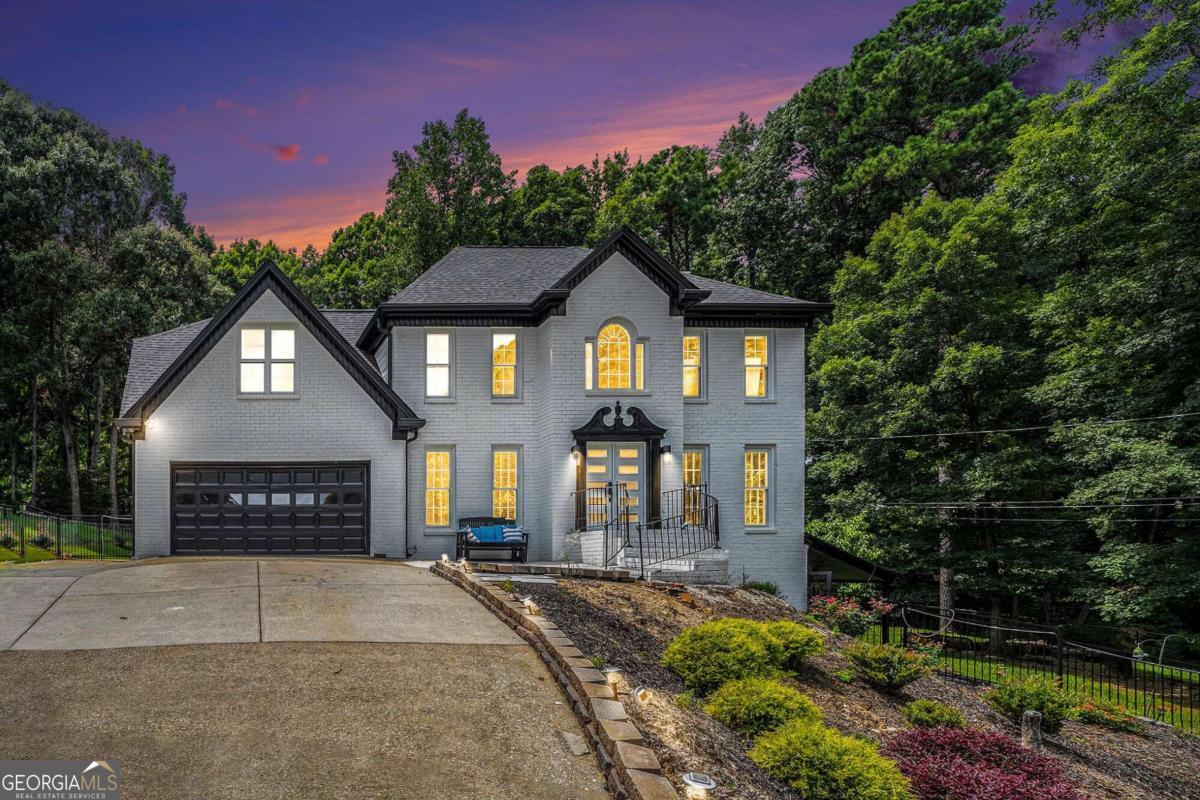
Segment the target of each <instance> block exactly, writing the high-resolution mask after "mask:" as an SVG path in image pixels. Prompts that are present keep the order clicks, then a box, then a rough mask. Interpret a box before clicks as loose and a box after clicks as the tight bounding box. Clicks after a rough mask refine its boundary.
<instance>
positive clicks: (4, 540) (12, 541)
mask: <svg viewBox="0 0 1200 800" xmlns="http://www.w3.org/2000/svg"><path fill="white" fill-rule="evenodd" d="M0 547H7V548H8V549H9V550H19V549H20V548H21V543H20V542H18V541H17V538H16V537H15V536H9V535H8V534H7V533H6V534H4V535H3V536H0Z"/></svg>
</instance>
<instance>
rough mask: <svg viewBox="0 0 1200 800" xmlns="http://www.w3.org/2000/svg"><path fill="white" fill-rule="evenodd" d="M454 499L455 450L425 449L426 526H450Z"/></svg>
mask: <svg viewBox="0 0 1200 800" xmlns="http://www.w3.org/2000/svg"><path fill="white" fill-rule="evenodd" d="M453 501H454V451H453V450H451V449H450V448H430V449H428V450H426V451H425V527H427V528H448V527H450V515H451V509H452V507H453V505H454V502H453Z"/></svg>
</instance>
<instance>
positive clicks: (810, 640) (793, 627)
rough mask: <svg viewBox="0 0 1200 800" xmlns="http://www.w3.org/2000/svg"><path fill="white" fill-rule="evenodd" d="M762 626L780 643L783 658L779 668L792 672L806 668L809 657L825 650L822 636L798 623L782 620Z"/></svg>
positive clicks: (765, 623)
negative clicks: (805, 663)
mask: <svg viewBox="0 0 1200 800" xmlns="http://www.w3.org/2000/svg"><path fill="white" fill-rule="evenodd" d="M760 624H761V625H763V626H765V627H766V631H767V635H768V636H770V637H771V638H773V639H774V640H775V641H777V642H778V643H779V647H780V648H781V650H782V658H783V660H782V661H781V662H780V663H779V666H781V667H783V668H784V669H786V670H789V671H791V672H796V671H797V670H799V669H800V668H801V667H802V666H804V661H805V659H807V658H808V657H809V656H815V655H817V654H819V653H820V652H821V651H823V650H824V649H825V639H824V638H823V637H822V636H821V634H819V633H817V632H816V631H814V630H813V629H812V628H809V627H806V626H804V625H801V624H800V623H798V622H792V621H791V620H786V619H781V620H776V621H775V622H764V623H760Z"/></svg>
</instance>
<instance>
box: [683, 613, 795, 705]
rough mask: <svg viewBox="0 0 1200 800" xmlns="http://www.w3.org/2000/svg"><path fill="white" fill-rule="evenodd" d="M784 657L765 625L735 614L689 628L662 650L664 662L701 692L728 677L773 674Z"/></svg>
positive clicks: (736, 677)
mask: <svg viewBox="0 0 1200 800" xmlns="http://www.w3.org/2000/svg"><path fill="white" fill-rule="evenodd" d="M782 661H783V648H782V646H781V645H780V643H779V640H778V639H776V638H775V637H773V636H770V635H768V633H767V630H766V627H765V626H763V625H761V624H759V623H757V622H754V621H752V620H748V619H736V618H726V619H714V620H711V621H710V622H704V623H701V624H700V625H696V626H695V627H692V628H687V629H686V630H684V631H683V632H682V633H680V634H679V635H678V636H676V637H675V639H674V641H672V642H671V643H670V644H669V645H667V649H666V650H664V651H663V654H662V665H663V666H664V667H666V668H667V669H669V670H671V671H672V672H674V673H675V674H676V675H678V676H679V677H681V678H683V683H684V685H685V686H686V687H687V688H689V689H692V690H694V691H695V692H696V693H698V694H702V695H703V694H708V693H709V692H711V691H713V690H714V689H716V688H718V687H720V686H721V684H723V683H725V682H726V681H732V680H737V679H739V678H753V677H766V676H769V675H772V674H774V673H775V672H776V671H777V670H778V668H779V666H780V664H781V663H782Z"/></svg>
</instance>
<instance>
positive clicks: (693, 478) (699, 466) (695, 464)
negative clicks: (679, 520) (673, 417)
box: [683, 447, 708, 523]
mask: <svg viewBox="0 0 1200 800" xmlns="http://www.w3.org/2000/svg"><path fill="white" fill-rule="evenodd" d="M704 460H705V459H704V450H703V449H702V448H699V447H695V448H691V447H689V448H685V449H684V451H683V510H684V513H686V514H687V521H688V522H691V523H697V522H699V521H700V519H699V518H700V506H701V501H702V499H703V498H702V497H701V495H702V494H703V493H705V492H706V490H707V483H708V482H707V481H706V480H705V478H704V471H705V467H706V464H705V463H704Z"/></svg>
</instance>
